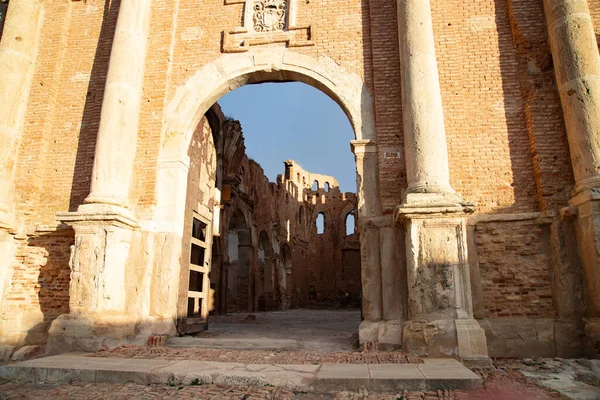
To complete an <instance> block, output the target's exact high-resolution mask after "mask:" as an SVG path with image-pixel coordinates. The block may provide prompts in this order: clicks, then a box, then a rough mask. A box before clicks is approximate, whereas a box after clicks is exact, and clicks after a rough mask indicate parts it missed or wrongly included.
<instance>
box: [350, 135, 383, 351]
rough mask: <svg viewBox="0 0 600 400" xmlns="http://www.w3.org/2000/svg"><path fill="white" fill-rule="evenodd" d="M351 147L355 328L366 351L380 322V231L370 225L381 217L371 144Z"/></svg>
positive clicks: (355, 143) (361, 142) (357, 143)
mask: <svg viewBox="0 0 600 400" xmlns="http://www.w3.org/2000/svg"><path fill="white" fill-rule="evenodd" d="M351 146H352V152H353V153H354V155H355V159H356V172H357V193H358V230H359V234H360V263H361V280H362V314H363V321H362V322H361V324H360V328H359V339H360V342H361V343H363V344H364V345H365V347H366V348H368V347H370V346H371V345H372V344H375V343H377V342H378V335H379V329H380V325H381V321H382V319H383V298H382V287H381V252H380V235H379V232H380V228H379V226H377V224H376V223H374V222H373V220H374V219H375V218H376V217H378V216H380V215H381V202H380V200H379V183H378V182H379V177H378V174H379V165H378V164H379V163H378V155H377V144H376V143H375V142H374V141H372V140H353V141H352V142H351Z"/></svg>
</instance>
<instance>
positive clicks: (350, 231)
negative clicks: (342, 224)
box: [346, 212, 356, 236]
mask: <svg viewBox="0 0 600 400" xmlns="http://www.w3.org/2000/svg"><path fill="white" fill-rule="evenodd" d="M355 233H356V220H355V218H354V213H353V212H350V213H348V215H346V236H350V235H354V234H355Z"/></svg>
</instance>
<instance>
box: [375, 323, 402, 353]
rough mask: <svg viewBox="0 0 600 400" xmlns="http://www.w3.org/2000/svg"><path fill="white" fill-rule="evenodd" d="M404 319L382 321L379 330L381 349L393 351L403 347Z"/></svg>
mask: <svg viewBox="0 0 600 400" xmlns="http://www.w3.org/2000/svg"><path fill="white" fill-rule="evenodd" d="M403 327H404V321H401V320H390V321H381V323H380V324H379V330H378V331H377V341H378V348H379V350H383V351H392V350H398V349H401V348H402V330H403Z"/></svg>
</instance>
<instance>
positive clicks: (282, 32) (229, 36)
mask: <svg viewBox="0 0 600 400" xmlns="http://www.w3.org/2000/svg"><path fill="white" fill-rule="evenodd" d="M0 1H2V0H0ZM224 1H225V5H228V4H243V5H244V7H243V8H242V10H243V11H242V12H243V22H242V26H238V27H236V28H234V29H231V30H226V31H224V32H223V47H222V51H223V52H224V53H239V52H244V51H248V50H249V49H250V47H252V46H262V45H267V44H269V45H271V44H273V43H283V44H285V45H286V46H287V47H304V46H312V45H314V32H313V29H312V27H311V25H298V24H297V23H296V7H297V2H298V1H299V0H224Z"/></svg>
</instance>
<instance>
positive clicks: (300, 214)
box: [298, 206, 304, 225]
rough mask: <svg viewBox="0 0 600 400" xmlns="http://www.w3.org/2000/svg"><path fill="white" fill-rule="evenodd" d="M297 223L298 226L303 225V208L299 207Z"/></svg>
mask: <svg viewBox="0 0 600 400" xmlns="http://www.w3.org/2000/svg"><path fill="white" fill-rule="evenodd" d="M298 223H299V224H300V225H302V224H304V207H303V206H300V209H299V210H298Z"/></svg>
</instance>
